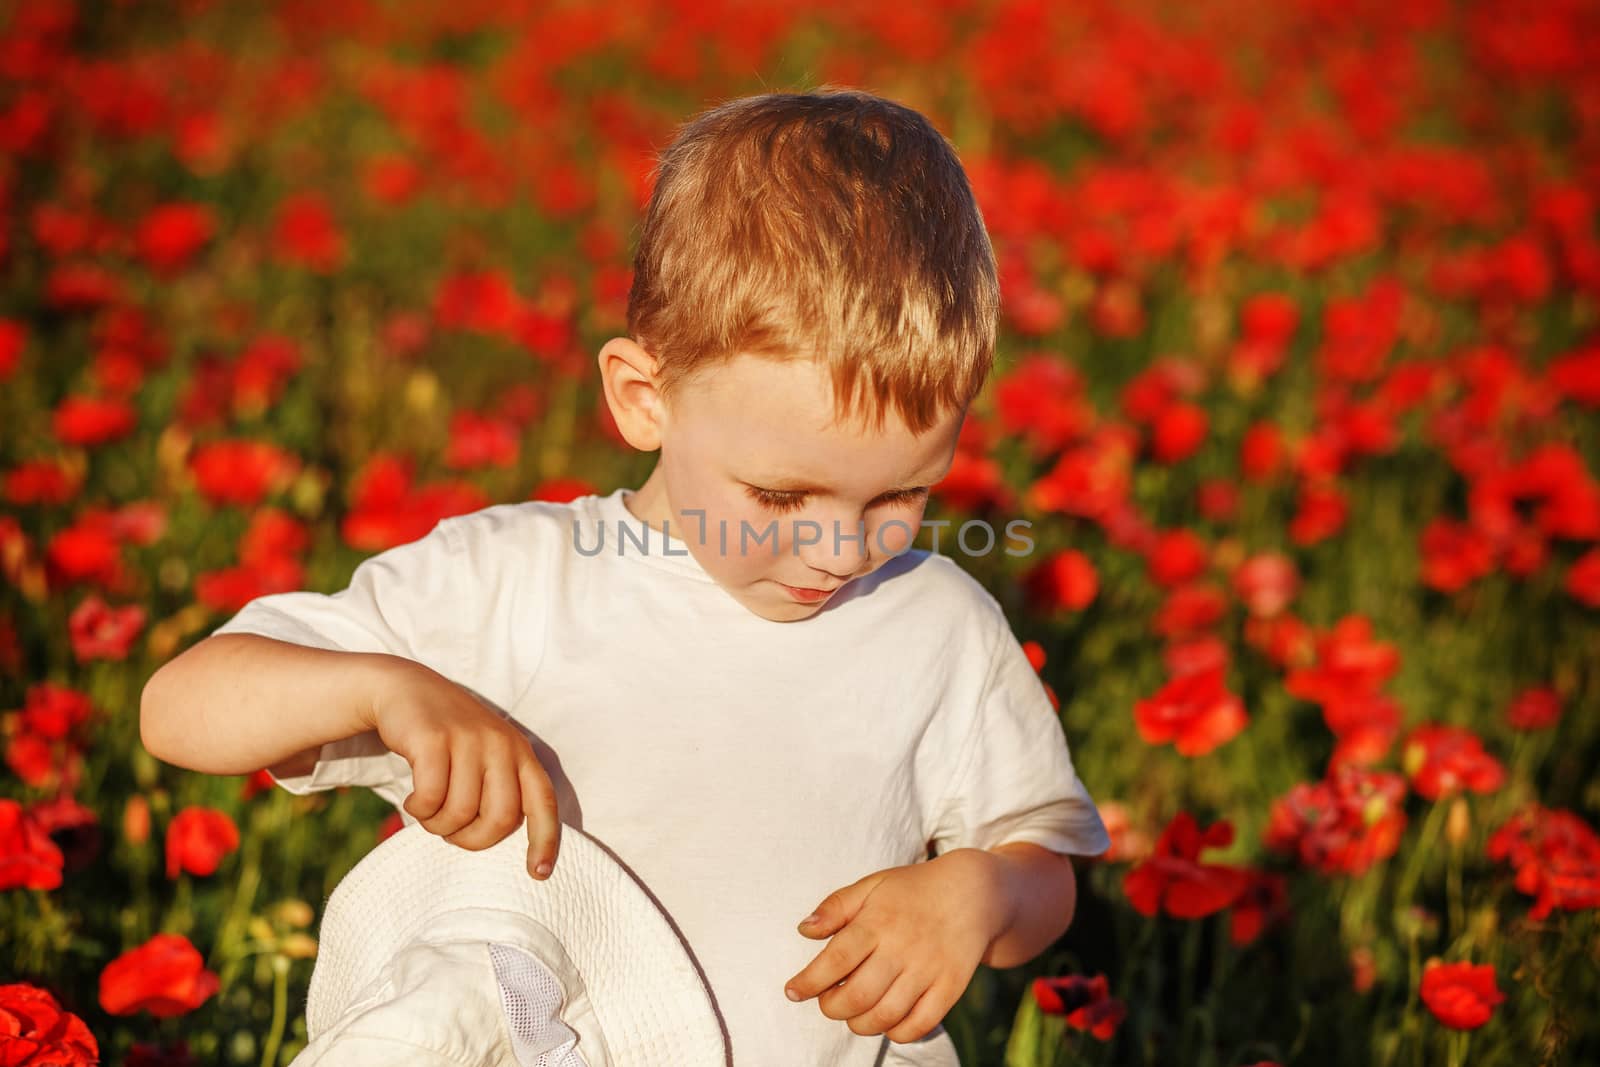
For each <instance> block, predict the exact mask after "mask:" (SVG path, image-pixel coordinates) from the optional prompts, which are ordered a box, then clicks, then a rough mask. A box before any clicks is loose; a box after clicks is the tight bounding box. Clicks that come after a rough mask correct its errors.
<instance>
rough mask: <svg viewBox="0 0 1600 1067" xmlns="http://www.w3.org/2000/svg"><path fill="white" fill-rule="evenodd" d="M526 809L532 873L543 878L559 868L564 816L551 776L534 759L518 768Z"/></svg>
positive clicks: (523, 806)
mask: <svg viewBox="0 0 1600 1067" xmlns="http://www.w3.org/2000/svg"><path fill="white" fill-rule="evenodd" d="M517 778H518V780H519V781H520V782H521V784H522V811H523V814H525V815H526V816H527V817H528V873H529V874H531V875H532V876H533V877H535V878H537V879H539V880H541V881H543V880H544V879H546V878H548V877H550V872H551V871H553V870H554V869H555V865H556V853H557V852H558V851H560V848H561V818H560V813H559V812H558V811H557V809H556V797H555V789H554V788H553V787H552V786H551V784H550V777H549V775H547V774H545V773H544V772H543V769H542V768H541V767H539V765H538V764H537V763H536V762H534V761H533V760H532V759H528V760H525V761H524V762H523V763H522V764H521V766H519V767H518V768H517Z"/></svg>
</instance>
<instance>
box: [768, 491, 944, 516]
mask: <svg viewBox="0 0 1600 1067" xmlns="http://www.w3.org/2000/svg"><path fill="white" fill-rule="evenodd" d="M746 488H747V489H748V490H749V493H748V495H749V497H750V498H751V499H752V500H754V501H755V502H756V503H758V504H760V505H761V506H762V507H764V508H767V509H769V510H772V511H777V512H785V511H793V510H795V509H796V508H799V507H802V506H804V504H805V502H806V494H804V493H799V492H794V491H792V490H784V489H762V488H760V487H759V486H754V485H751V486H747V487H746ZM927 491H928V490H927V487H926V486H917V487H916V488H915V489H901V490H898V491H896V492H892V493H885V494H883V495H882V496H880V497H879V498H878V502H879V503H882V504H910V503H913V502H914V501H916V500H919V499H921V498H922V496H923V495H924V494H926V493H927Z"/></svg>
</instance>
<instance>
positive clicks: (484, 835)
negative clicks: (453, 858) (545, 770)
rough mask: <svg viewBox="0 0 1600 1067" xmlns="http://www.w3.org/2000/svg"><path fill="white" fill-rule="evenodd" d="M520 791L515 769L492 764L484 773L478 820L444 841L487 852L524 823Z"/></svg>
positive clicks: (496, 762)
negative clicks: (487, 849)
mask: <svg viewBox="0 0 1600 1067" xmlns="http://www.w3.org/2000/svg"><path fill="white" fill-rule="evenodd" d="M520 790H521V786H520V785H519V784H518V782H517V770H516V767H515V765H513V764H511V763H507V762H506V761H504V760H494V761H492V762H491V763H490V764H489V765H488V767H486V768H485V769H484V772H483V792H482V793H481V794H480V795H479V797H478V814H477V816H476V817H474V818H473V820H472V821H471V822H470V823H468V824H467V825H465V826H463V827H462V828H461V829H459V830H457V831H456V832H455V833H453V834H451V835H449V836H448V837H446V838H445V840H446V841H448V842H450V843H451V844H452V845H457V846H459V847H461V848H465V849H473V850H476V849H482V848H488V847H489V846H491V845H493V844H495V843H496V842H498V841H500V840H501V839H503V838H504V837H505V836H506V835H507V834H509V833H511V831H513V830H515V829H516V828H517V827H518V825H520V824H521V822H522V805H521V802H520V800H519V796H520Z"/></svg>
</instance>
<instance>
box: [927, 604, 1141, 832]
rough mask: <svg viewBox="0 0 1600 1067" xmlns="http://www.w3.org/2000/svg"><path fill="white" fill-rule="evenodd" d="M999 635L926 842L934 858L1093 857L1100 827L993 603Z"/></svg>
mask: <svg viewBox="0 0 1600 1067" xmlns="http://www.w3.org/2000/svg"><path fill="white" fill-rule="evenodd" d="M995 614H996V615H998V616H999V623H1000V633H999V635H998V638H997V639H996V641H995V644H994V649H993V652H992V653H991V655H990V660H989V665H988V675H987V677H986V679H985V681H984V684H983V688H982V690H981V696H980V697H979V701H978V707H977V709H976V714H975V715H974V716H973V721H972V724H971V727H970V728H969V730H968V732H967V736H966V739H965V741H964V742H963V743H962V744H961V745H960V747H959V749H958V750H957V752H956V753H955V754H954V759H955V761H956V770H955V772H954V776H953V778H952V779H951V784H950V786H949V789H948V792H947V793H946V794H945V796H944V797H943V799H942V800H941V801H940V802H939V804H938V806H937V809H936V814H935V821H934V826H933V832H932V834H931V838H930V839H931V840H932V842H933V846H934V852H935V853H936V854H939V855H942V854H944V853H946V852H949V851H951V850H952V849H957V848H981V849H990V848H994V847H996V846H998V845H1003V844H1011V843H1013V842H1024V841H1026V842H1032V843H1033V844H1036V845H1041V846H1043V847H1044V848H1047V849H1050V850H1051V851H1052V852H1060V853H1068V854H1072V855H1079V856H1095V855H1099V854H1100V853H1102V852H1104V851H1105V850H1106V849H1107V848H1109V847H1110V846H1111V838H1110V836H1109V835H1108V834H1107V833H1106V827H1105V823H1103V822H1102V821H1101V819H1100V812H1099V810H1098V809H1097V808H1096V807H1095V805H1094V801H1093V800H1092V799H1090V797H1089V791H1088V790H1087V789H1086V788H1085V787H1084V784H1083V782H1082V781H1081V780H1080V779H1079V778H1078V775H1077V771H1076V770H1075V768H1074V767H1073V765H1072V756H1071V753H1070V751H1069V750H1068V747H1067V740H1066V734H1065V731H1064V730H1063V728H1062V725H1061V718H1060V716H1059V715H1058V714H1057V713H1056V710H1055V708H1054V707H1052V705H1051V703H1050V697H1049V694H1047V693H1046V692H1045V689H1044V684H1043V683H1042V682H1041V681H1040V680H1039V676H1038V675H1037V674H1036V673H1035V672H1034V670H1033V665H1032V664H1030V663H1029V662H1028V657H1027V653H1025V652H1024V651H1023V650H1022V646H1021V645H1020V644H1019V643H1018V642H1017V639H1016V637H1015V636H1014V635H1013V634H1012V632H1011V628H1010V626H1009V625H1008V624H1007V623H1005V620H1004V615H1003V614H1002V613H1000V611H999V608H998V605H995Z"/></svg>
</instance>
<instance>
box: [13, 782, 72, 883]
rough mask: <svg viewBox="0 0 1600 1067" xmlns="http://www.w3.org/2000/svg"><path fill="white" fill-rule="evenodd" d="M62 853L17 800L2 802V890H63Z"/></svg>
mask: <svg viewBox="0 0 1600 1067" xmlns="http://www.w3.org/2000/svg"><path fill="white" fill-rule="evenodd" d="M64 862H65V861H64V859H63V857H62V855H61V849H59V848H57V847H56V844H55V842H54V841H51V840H50V835H49V834H48V833H46V832H45V829H44V828H43V827H42V826H40V825H39V823H38V821H37V820H36V819H34V817H33V816H32V815H31V814H30V813H28V812H27V811H25V810H23V807H22V805H21V804H19V803H17V802H16V801H15V800H10V799H3V798H0V889H17V888H26V889H59V888H60V887H61V867H62V864H63V863H64Z"/></svg>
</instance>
